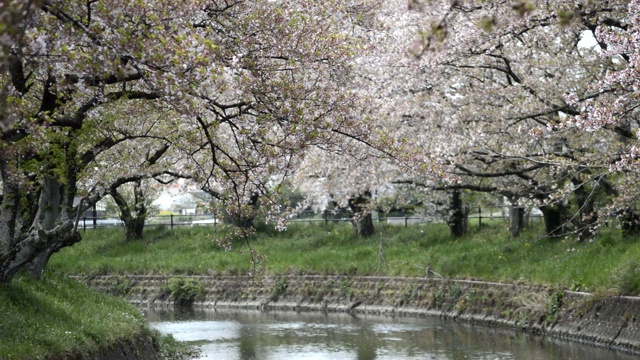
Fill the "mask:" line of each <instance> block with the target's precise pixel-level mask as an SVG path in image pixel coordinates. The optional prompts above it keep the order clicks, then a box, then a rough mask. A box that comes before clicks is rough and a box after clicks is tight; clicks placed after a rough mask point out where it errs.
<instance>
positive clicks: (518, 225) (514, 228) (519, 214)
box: [509, 206, 525, 237]
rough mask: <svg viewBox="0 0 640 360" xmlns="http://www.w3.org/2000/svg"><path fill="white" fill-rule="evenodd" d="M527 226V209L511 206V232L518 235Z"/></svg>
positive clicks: (514, 235) (512, 234) (515, 235)
mask: <svg viewBox="0 0 640 360" xmlns="http://www.w3.org/2000/svg"><path fill="white" fill-rule="evenodd" d="M524 228H525V209H524V208H523V207H515V206H512V207H510V208H509V233H510V234H511V236H512V237H517V236H518V235H520V233H522V230H524Z"/></svg>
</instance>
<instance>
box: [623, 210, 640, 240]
mask: <svg viewBox="0 0 640 360" xmlns="http://www.w3.org/2000/svg"><path fill="white" fill-rule="evenodd" d="M620 227H621V228H622V235H623V236H636V235H638V234H640V214H638V213H637V212H636V211H635V210H634V209H626V210H624V211H623V212H622V215H621V216H620Z"/></svg>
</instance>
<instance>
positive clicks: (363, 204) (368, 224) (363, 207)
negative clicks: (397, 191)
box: [349, 191, 376, 237]
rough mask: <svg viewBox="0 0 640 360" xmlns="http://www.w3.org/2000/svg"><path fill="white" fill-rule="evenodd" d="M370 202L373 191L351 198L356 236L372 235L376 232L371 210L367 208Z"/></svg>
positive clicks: (352, 220)
mask: <svg viewBox="0 0 640 360" xmlns="http://www.w3.org/2000/svg"><path fill="white" fill-rule="evenodd" d="M370 202H371V193H370V192H369V191H365V192H364V193H363V194H361V195H358V196H357V197H355V198H351V199H349V208H350V209H351V225H352V227H353V231H354V232H355V234H356V236H364V237H366V236H372V235H373V234H375V232H376V230H375V227H374V226H373V217H372V216H371V211H370V210H369V209H368V208H367V205H369V203H370Z"/></svg>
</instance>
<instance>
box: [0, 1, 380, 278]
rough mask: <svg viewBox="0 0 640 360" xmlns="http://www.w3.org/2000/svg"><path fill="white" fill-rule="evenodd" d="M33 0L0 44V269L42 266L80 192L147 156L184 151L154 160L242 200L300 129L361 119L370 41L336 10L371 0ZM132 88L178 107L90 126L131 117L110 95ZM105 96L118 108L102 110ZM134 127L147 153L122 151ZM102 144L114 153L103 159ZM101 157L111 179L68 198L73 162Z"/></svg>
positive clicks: (64, 231) (137, 171) (70, 236)
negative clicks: (354, 68)
mask: <svg viewBox="0 0 640 360" xmlns="http://www.w3.org/2000/svg"><path fill="white" fill-rule="evenodd" d="M26 4H27V5H31V7H28V6H27V7H26V8H25V9H26V10H24V11H22V10H20V14H23V15H24V16H23V17H21V18H20V20H18V21H19V23H17V24H16V25H15V28H17V29H19V30H20V34H19V36H16V37H14V38H12V39H15V40H14V41H13V42H11V43H8V44H9V45H7V46H5V47H3V54H4V55H3V58H2V60H3V68H2V69H3V73H2V77H1V78H2V81H3V83H2V85H3V88H4V89H8V90H7V92H6V93H7V95H6V99H5V100H4V102H5V103H6V104H9V106H8V107H7V108H6V109H5V110H4V111H5V113H4V114H3V122H4V123H5V124H6V125H7V126H6V128H5V129H4V130H3V132H2V134H0V137H1V139H2V144H0V145H1V149H0V174H1V175H2V185H3V191H2V196H3V197H2V205H3V207H2V210H1V212H0V228H1V230H2V236H0V274H1V277H0V281H2V282H8V281H10V280H11V279H12V277H13V276H14V275H15V273H16V272H17V271H18V270H19V269H21V268H24V267H31V268H32V270H33V271H32V272H33V273H34V274H36V275H37V274H39V273H41V272H42V269H43V268H44V265H45V264H46V262H47V260H48V258H49V257H50V256H51V255H52V254H53V253H54V252H56V251H58V250H59V249H61V248H62V247H64V246H68V245H71V244H73V243H75V242H77V241H79V240H80V235H79V234H78V232H77V229H76V225H75V223H76V221H74V219H76V218H77V215H76V214H78V213H79V212H78V210H79V209H80V208H82V207H84V206H87V205H88V204H91V203H92V202H95V201H97V199H98V198H100V197H102V196H104V194H106V193H107V192H108V191H107V190H108V189H113V186H114V184H116V183H117V182H118V181H125V180H127V179H129V180H132V179H135V178H139V177H140V176H145V177H148V176H149V175H150V174H151V173H152V170H151V169H150V167H154V168H155V167H158V168H161V167H163V166H165V165H168V164H173V165H175V166H178V165H179V166H178V167H174V168H172V169H171V168H166V169H162V172H164V173H165V174H169V175H171V174H170V173H171V172H173V173H179V172H184V173H187V174H189V176H190V177H192V179H193V180H194V181H196V182H197V183H199V184H200V185H201V187H203V188H204V189H209V190H211V191H214V189H215V192H217V195H218V196H219V197H220V198H222V199H224V201H225V202H226V205H227V206H226V209H227V210H228V211H230V212H232V213H235V214H242V213H243V212H244V211H245V210H246V209H247V204H251V202H252V198H253V197H255V196H256V194H257V195H258V196H266V195H271V194H269V190H270V187H269V186H267V185H268V183H269V178H270V175H271V174H286V173H287V172H288V171H289V170H288V168H289V166H290V164H291V163H292V162H293V161H294V159H295V158H297V157H299V156H302V155H304V152H305V149H306V148H307V147H308V146H309V144H312V143H313V144H317V143H321V142H328V141H331V139H332V138H333V137H335V136H349V135H350V134H351V131H352V129H357V128H358V126H359V121H360V120H359V119H358V118H356V117H354V116H353V114H354V111H355V112H356V113H357V112H358V110H357V109H359V108H360V105H361V104H360V103H359V102H357V101H356V100H359V98H358V97H355V96H352V93H351V92H350V91H348V90H345V89H344V87H343V86H342V84H343V81H345V79H348V78H349V73H350V59H351V58H353V57H354V56H355V54H357V53H358V52H359V51H360V50H361V49H362V47H363V46H362V43H361V42H360V40H359V39H357V38H356V37H353V36H352V34H351V33H350V32H348V31H345V24H347V23H350V22H353V23H354V24H355V23H356V22H358V21H362V19H363V17H361V16H360V14H362V13H363V12H366V11H369V10H370V7H369V6H366V3H365V2H364V1H352V2H342V1H325V2H321V3H320V2H309V1H302V0H300V1H291V2H278V1H267V0H265V1H253V2H245V1H198V0H194V1H188V2H174V1H163V0H157V1H151V2H130V1H126V0H123V1H108V2H107V1H91V2H86V3H81V2H75V1H63V0H60V1H54V0H43V1H40V2H34V3H26ZM303 39H304V41H303ZM5 52H6V53H5ZM141 100H146V101H149V102H151V103H153V104H155V105H154V106H158V107H159V108H162V109H168V111H170V112H171V114H172V116H170V117H167V118H163V119H162V120H161V123H159V124H158V125H155V126H154V130H153V131H154V132H156V131H158V132H160V133H161V134H162V136H161V137H157V136H156V137H152V136H149V135H144V136H143V135H139V134H138V135H135V134H134V132H133V131H131V127H129V130H127V127H126V126H125V127H121V128H120V131H124V132H125V133H120V134H116V135H118V136H114V135H113V134H105V133H103V132H101V131H98V130H100V129H101V127H104V128H109V124H113V123H114V122H117V121H122V120H123V119H133V120H132V122H133V123H135V121H136V120H135V119H136V113H135V112H132V111H131V107H129V106H120V105H118V104H119V103H121V102H135V101H141ZM109 108H110V109H111V110H118V112H117V114H114V116H100V112H101V111H103V109H109ZM123 109H128V110H127V111H121V110H123ZM163 111H164V110H163ZM116 115H118V116H116ZM132 125H133V124H132ZM134 126H135V125H134ZM127 131H129V132H130V133H126V132H127ZM142 138H145V140H144V142H143V143H145V144H151V145H148V146H151V147H152V149H150V150H149V152H148V154H149V156H148V157H146V158H144V160H143V159H142V158H143V157H141V156H138V157H137V158H136V157H135V156H128V157H127V156H124V155H125V153H126V152H127V151H129V152H130V151H131V149H134V148H137V145H132V144H136V143H137V141H138V140H140V141H141V139H142ZM125 142H127V145H125ZM122 147H124V148H125V149H122ZM117 149H120V150H117ZM127 149H129V150H127ZM116 150H117V151H116ZM110 151H111V153H119V154H121V155H123V157H122V159H123V162H122V163H113V162H111V161H110V160H109V159H108V158H107V159H105V160H100V159H99V158H100V157H101V156H107V155H106V154H107V153H109V152H110ZM168 152H170V153H171V156H167V155H168ZM165 153H166V154H165ZM129 155H131V154H129ZM156 155H157V156H156ZM160 157H161V158H162V159H167V162H166V163H165V161H164V160H162V161H160ZM155 158H158V161H159V162H161V163H162V164H163V165H162V166H160V165H159V164H155V163H154V161H151V160H152V159H155ZM128 160H131V161H132V162H129V161H128ZM141 163H144V164H141ZM104 164H113V165H114V166H112V168H111V170H112V171H111V173H110V174H109V175H110V176H109V179H110V180H109V181H107V180H105V179H95V178H94V180H95V181H93V182H84V181H83V182H82V185H83V186H86V187H87V189H86V190H85V191H84V193H85V195H84V196H83V201H82V202H81V204H80V205H78V206H75V207H74V206H73V199H74V197H75V195H76V194H77V193H78V185H79V183H78V179H79V177H82V178H92V176H93V175H95V174H96V173H95V169H94V168H96V167H97V168H100V167H101V166H104ZM150 165H153V166H150ZM92 172H93V174H92ZM133 181H137V180H133ZM267 198H268V197H267ZM266 203H267V201H263V204H266ZM272 203H273V204H276V203H277V202H276V201H273V202H272ZM265 208H266V209H268V208H269V207H265ZM266 211H268V212H270V211H271V210H266Z"/></svg>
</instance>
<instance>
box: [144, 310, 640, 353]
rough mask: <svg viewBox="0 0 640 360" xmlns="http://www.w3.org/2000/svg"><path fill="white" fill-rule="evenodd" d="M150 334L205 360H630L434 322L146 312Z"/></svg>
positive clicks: (508, 333) (562, 344) (584, 348)
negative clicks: (187, 346) (165, 336)
mask: <svg viewBox="0 0 640 360" xmlns="http://www.w3.org/2000/svg"><path fill="white" fill-rule="evenodd" d="M146 315H147V318H148V319H149V322H150V323H151V326H152V327H154V328H156V329H158V330H160V331H161V332H164V333H171V334H173V336H174V337H175V338H176V339H178V340H181V341H201V342H202V341H204V342H205V344H204V345H203V346H202V347H201V349H202V354H201V356H202V357H201V358H202V359H247V360H249V359H256V360H262V359H284V358H289V359H331V360H340V359H358V360H370V359H381V360H386V359H434V360H445V359H446V360H462V359H465V360H468V359H491V360H503V359H518V360H520V359H523V360H560V359H562V360H572V359H574V360H631V359H636V357H634V356H631V355H629V354H624V353H616V352H612V351H607V350H603V349H599V348H595V347H591V346H587V345H581V344H576V343H568V342H562V341H558V340H552V339H543V338H541V337H536V336H531V335H527V334H523V333H520V332H516V331H514V330H511V329H504V328H489V327H484V326H478V325H471V324H464V323H456V322H450V321H446V322H445V321H442V320H440V319H437V318H405V317H395V318H390V317H381V316H372V315H358V316H351V315H347V314H317V313H292V312H266V313H265V312H257V311H242V310H222V311H221V310H217V311H204V310H196V311H186V312H185V311H181V312H173V311H149V312H147V314H146Z"/></svg>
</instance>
